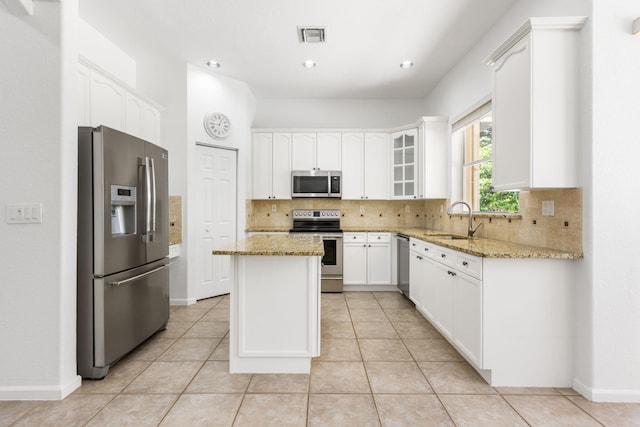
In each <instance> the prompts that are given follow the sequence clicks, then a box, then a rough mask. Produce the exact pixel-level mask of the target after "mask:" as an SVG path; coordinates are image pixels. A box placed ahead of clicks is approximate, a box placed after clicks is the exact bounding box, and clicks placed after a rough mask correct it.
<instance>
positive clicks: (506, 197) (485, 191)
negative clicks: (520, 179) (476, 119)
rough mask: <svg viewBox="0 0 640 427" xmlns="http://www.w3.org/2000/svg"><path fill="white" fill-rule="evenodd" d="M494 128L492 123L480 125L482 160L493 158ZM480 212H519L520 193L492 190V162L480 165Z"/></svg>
mask: <svg viewBox="0 0 640 427" xmlns="http://www.w3.org/2000/svg"><path fill="white" fill-rule="evenodd" d="M492 139H493V128H492V127H491V122H481V123H480V158H481V159H485V158H490V157H491V156H492V154H493V153H492ZM479 166H480V211H481V212H518V193H517V192H507V191H497V192H494V191H492V190H491V177H492V173H493V167H492V162H491V161H489V162H483V163H480V165H479Z"/></svg>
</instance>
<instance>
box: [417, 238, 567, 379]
mask: <svg viewBox="0 0 640 427" xmlns="http://www.w3.org/2000/svg"><path fill="white" fill-rule="evenodd" d="M409 247H410V248H411V258H410V263H409V269H410V270H409V291H410V298H411V300H412V301H413V302H414V303H415V305H416V308H417V309H418V311H420V313H422V314H423V315H424V317H425V318H426V319H427V320H428V321H429V322H431V324H432V325H433V326H434V327H435V328H436V329H438V331H440V333H442V335H443V336H444V337H445V338H446V339H447V340H448V341H449V342H450V343H451V344H452V345H453V346H454V347H455V348H456V349H457V350H458V351H459V352H460V354H462V355H463V356H464V357H465V359H467V361H469V362H470V363H471V365H472V366H473V367H474V368H475V369H476V370H477V371H478V372H479V373H480V375H482V377H483V378H484V379H485V380H486V381H487V382H488V383H489V384H491V385H492V386H512V387H569V386H571V384H572V378H573V374H572V372H573V368H572V363H573V362H572V360H573V359H572V357H573V354H572V342H573V340H574V339H575V337H574V325H573V317H572V313H573V311H572V310H573V308H572V307H573V301H574V298H575V291H574V283H573V277H574V274H573V269H574V268H575V264H574V261H571V260H562V259H530V258H525V259H514V258H480V257H477V256H473V255H469V254H466V253H463V252H458V251H455V250H451V249H446V248H443V247H441V246H439V245H435V244H432V243H428V242H424V241H421V240H418V239H411V241H410V246H409Z"/></svg>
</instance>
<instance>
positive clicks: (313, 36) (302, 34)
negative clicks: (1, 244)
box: [298, 27, 326, 43]
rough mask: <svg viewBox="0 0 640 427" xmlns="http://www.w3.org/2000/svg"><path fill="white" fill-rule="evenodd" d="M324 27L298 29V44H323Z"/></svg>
mask: <svg viewBox="0 0 640 427" xmlns="http://www.w3.org/2000/svg"><path fill="white" fill-rule="evenodd" d="M325 34H326V31H325V28H324V27H298V40H300V43H324V41H325Z"/></svg>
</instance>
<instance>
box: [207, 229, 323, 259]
mask: <svg viewBox="0 0 640 427" xmlns="http://www.w3.org/2000/svg"><path fill="white" fill-rule="evenodd" d="M212 254H213V255H266V256H282V255H288V256H323V255H324V244H323V243H322V238H321V237H320V236H318V235H313V234H304V233H296V234H257V235H254V236H250V237H247V238H246V239H244V240H239V241H237V242H235V243H232V244H230V245H227V246H225V247H223V248H220V249H216V250H213V251H212Z"/></svg>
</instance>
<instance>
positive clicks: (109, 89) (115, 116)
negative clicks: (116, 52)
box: [90, 72, 126, 131]
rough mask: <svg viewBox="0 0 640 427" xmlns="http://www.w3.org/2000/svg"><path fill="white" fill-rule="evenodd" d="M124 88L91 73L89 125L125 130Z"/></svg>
mask: <svg viewBox="0 0 640 427" xmlns="http://www.w3.org/2000/svg"><path fill="white" fill-rule="evenodd" d="M125 93H126V92H125V90H124V89H123V88H122V87H120V86H119V85H117V84H116V83H114V82H113V81H111V80H109V79H108V78H106V77H104V76H101V75H100V74H98V73H94V72H92V73H91V114H90V115H91V125H92V126H100V125H104V126H108V127H111V128H113V129H117V130H120V131H124V130H125V124H124V120H125V118H124V111H125Z"/></svg>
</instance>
